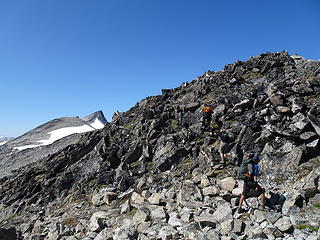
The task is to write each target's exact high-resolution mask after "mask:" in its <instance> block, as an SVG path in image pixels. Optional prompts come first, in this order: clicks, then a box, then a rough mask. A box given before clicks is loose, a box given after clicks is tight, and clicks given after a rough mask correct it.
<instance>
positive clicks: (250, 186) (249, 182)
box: [238, 154, 265, 213]
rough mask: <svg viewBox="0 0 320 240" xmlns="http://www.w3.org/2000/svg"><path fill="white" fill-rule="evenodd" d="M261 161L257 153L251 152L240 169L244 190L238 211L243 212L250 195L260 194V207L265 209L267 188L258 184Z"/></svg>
mask: <svg viewBox="0 0 320 240" xmlns="http://www.w3.org/2000/svg"><path fill="white" fill-rule="evenodd" d="M259 162H260V159H259V157H258V156H257V155H254V154H249V155H247V156H246V159H245V160H244V161H243V162H242V164H241V166H240V171H239V178H240V179H243V181H244V182H243V191H242V194H241V197H240V201H239V208H238V213H242V212H243V211H244V210H243V209H242V204H243V201H244V200H245V199H246V198H250V197H259V196H260V202H261V204H260V206H259V209H264V202H265V194H264V192H265V190H264V189H263V188H262V187H261V186H260V185H259V184H258V182H257V177H258V175H259V170H260V167H259V165H258V164H259Z"/></svg>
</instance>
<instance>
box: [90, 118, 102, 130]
mask: <svg viewBox="0 0 320 240" xmlns="http://www.w3.org/2000/svg"><path fill="white" fill-rule="evenodd" d="M90 126H91V127H93V128H95V129H101V128H104V124H103V123H102V122H101V121H100V120H99V119H98V118H96V120H94V122H93V123H91V124H90Z"/></svg>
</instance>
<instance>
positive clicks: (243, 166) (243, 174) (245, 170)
mask: <svg viewBox="0 0 320 240" xmlns="http://www.w3.org/2000/svg"><path fill="white" fill-rule="evenodd" d="M249 164H253V161H252V159H251V158H248V159H245V160H243V161H242V163H241V165H240V168H239V172H238V178H239V179H242V180H243V179H245V178H246V174H248V172H249V167H248V166H249Z"/></svg>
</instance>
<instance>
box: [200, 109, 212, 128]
mask: <svg viewBox="0 0 320 240" xmlns="http://www.w3.org/2000/svg"><path fill="white" fill-rule="evenodd" d="M212 113H213V109H212V107H210V106H209V105H208V104H204V107H203V110H202V129H203V130H205V131H209V130H210V124H211V119H212Z"/></svg>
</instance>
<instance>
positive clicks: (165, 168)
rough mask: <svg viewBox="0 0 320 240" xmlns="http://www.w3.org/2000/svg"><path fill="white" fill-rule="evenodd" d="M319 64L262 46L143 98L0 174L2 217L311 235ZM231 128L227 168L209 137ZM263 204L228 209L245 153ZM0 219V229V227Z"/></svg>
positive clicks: (141, 229) (315, 225) (41, 222)
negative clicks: (258, 171) (206, 116)
mask: <svg viewBox="0 0 320 240" xmlns="http://www.w3.org/2000/svg"><path fill="white" fill-rule="evenodd" d="M319 69H320V62H318V61H310V60H305V59H303V58H301V57H298V56H289V55H288V53H287V52H281V53H266V54H261V55H259V56H257V57H255V58H250V59H249V60H248V61H244V62H243V61H237V62H236V63H234V64H229V65H226V66H225V68H224V69H223V70H221V71H219V72H212V71H208V72H206V73H205V74H204V75H202V76H200V77H198V78H197V79H195V80H194V81H192V82H191V83H184V84H182V85H181V86H179V87H177V88H175V89H163V90H162V94H161V95H158V96H152V97H148V98H146V99H144V100H142V101H141V102H139V103H137V104H136V105H135V106H134V107H132V108H131V109H130V110H128V111H127V112H123V113H120V112H118V113H116V114H115V115H114V116H113V120H112V122H111V123H108V124H106V126H105V127H104V128H103V129H101V130H97V131H94V132H90V133H87V134H85V135H83V136H82V137H81V138H80V139H79V141H78V142H76V143H74V144H71V145H69V146H67V147H65V148H64V149H61V150H60V151H58V152H56V153H54V154H52V155H50V156H47V157H44V158H43V159H41V160H39V161H38V162H37V164H33V165H28V166H25V167H22V168H19V169H17V170H15V171H14V172H13V174H12V175H10V176H6V177H3V178H1V179H0V201H1V202H0V213H1V214H0V223H1V224H9V223H10V224H11V225H14V226H15V227H16V229H17V232H18V234H20V235H21V236H23V237H25V238H26V239H28V238H33V239H69V240H70V239H95V240H98V239H140V240H142V239H276V238H278V239H298V238H299V239H317V238H319V237H320V230H319V222H320V217H319V216H320V212H319V206H320V197H319V196H320V189H319V188H320V183H319V181H320V179H319V168H320V156H319V150H320V146H319V131H320V130H319V129H320V124H319V121H320V120H319V119H320V117H319V116H320V115H319V109H320V105H319V100H320V96H319V94H318V93H319V90H320V71H319ZM203 103H207V104H211V105H214V116H213V123H212V126H211V127H212V129H213V131H218V130H219V127H222V128H224V129H226V130H227V131H228V133H229V136H230V139H231V143H230V154H229V155H228V160H229V163H228V165H226V166H225V165H222V164H221V163H219V160H220V158H219V154H218V152H217V146H218V145H217V137H216V135H214V134H211V133H209V132H203V131H202V130H201V122H200V116H201V106H202V104H203ZM247 152H255V153H257V154H259V155H260V157H261V159H262V161H261V164H262V165H263V167H262V175H261V177H260V178H261V180H260V183H261V185H262V186H263V187H264V188H266V190H267V202H266V204H267V206H268V208H267V210H266V211H260V210H258V209H257V207H258V200H257V199H255V198H253V199H248V200H247V204H248V212H246V213H245V214H240V215H239V214H238V213H237V212H236V207H237V205H238V201H239V194H240V193H241V187H242V181H240V180H238V179H236V171H237V165H238V163H239V162H240V161H241V159H242V157H243V154H244V153H247ZM0 226H1V225H0Z"/></svg>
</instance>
